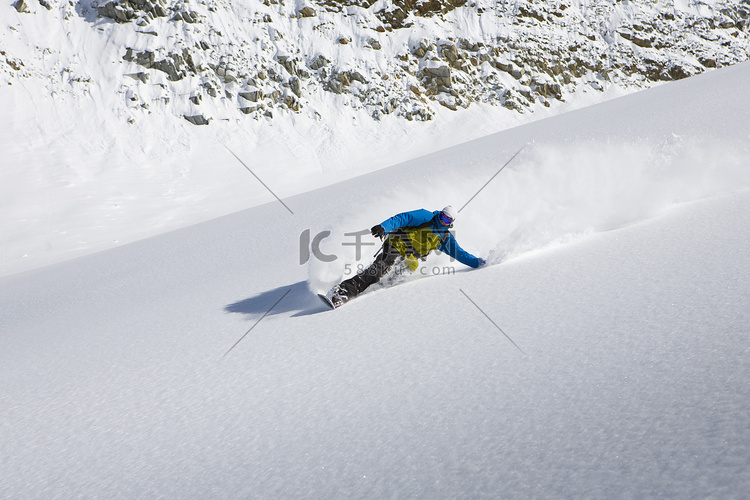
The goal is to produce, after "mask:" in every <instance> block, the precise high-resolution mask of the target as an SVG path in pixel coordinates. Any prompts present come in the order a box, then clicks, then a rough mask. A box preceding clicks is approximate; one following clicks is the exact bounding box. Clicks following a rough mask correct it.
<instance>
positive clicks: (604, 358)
mask: <svg viewBox="0 0 750 500" xmlns="http://www.w3.org/2000/svg"><path fill="white" fill-rule="evenodd" d="M749 71H750V66H747V65H743V66H737V67H734V68H730V69H725V70H722V71H718V72H714V73H711V74H708V75H703V76H700V77H697V78H695V79H690V80H685V81H682V82H677V83H674V84H669V85H665V86H662V87H659V88H657V89H652V90H649V91H646V92H643V93H640V94H636V95H633V96H629V97H626V98H623V99H620V100H616V101H612V102H609V103H605V104H603V105H599V106H596V107H590V108H587V109H585V110H579V111H577V112H573V113H570V114H568V115H565V116H560V117H556V118H553V119H549V120H545V121H540V122H536V123H534V124H530V125H527V126H524V127H520V128H518V129H513V130H510V131H508V132H505V133H502V134H498V135H496V136H493V137H490V138H487V139H484V140H481V141H475V142H472V143H468V144H465V145H462V146H461V147H458V148H453V149H451V150H447V151H444V152H441V153H436V154H434V155H431V156H428V157H425V158H422V159H419V160H415V161H412V162H409V163H407V164H404V165H400V166H397V167H393V168H391V169H385V170H381V171H379V172H376V173H373V174H370V175H368V176H364V177H361V178H357V179H352V180H350V181H347V182H344V183H340V184H337V185H335V186H330V187H327V188H324V189H321V190H317V191H311V192H309V193H305V194H303V195H299V196H296V197H292V198H290V199H287V200H285V203H287V205H288V207H289V208H290V209H291V211H293V212H294V213H293V214H292V213H289V211H287V210H286V209H285V208H284V207H283V206H282V205H281V204H279V203H276V202H274V203H271V204H267V205H263V206H260V207H257V208H254V209H251V210H247V211H244V212H240V213H237V214H233V215H231V216H227V217H224V218H221V219H217V220H214V221H211V222H208V223H204V224H200V225H197V226H193V227H190V228H186V229H183V230H181V231H177V232H172V233H168V234H165V235H162V236H159V237H157V238H151V239H148V240H144V241H142V242H139V243H136V244H131V245H126V246H123V247H121V248H118V249H115V250H112V251H108V252H102V253H98V254H95V255H92V256H89V257H86V258H83V259H79V260H75V261H70V262H68V263H64V264H59V265H55V266H52V267H49V268H46V269H41V270H36V271H32V272H28V273H23V274H18V275H14V276H10V277H5V278H2V279H0V303H1V304H2V308H0V324H2V325H3V328H2V332H1V333H0V379H2V380H3V391H2V393H0V422H1V423H0V429H2V436H3V447H2V451H0V464H2V468H3V475H2V476H1V477H0V496H2V497H18V496H25V497H27V498H71V497H76V496H80V497H107V498H117V497H123V498H133V497H171V498H184V497H251V496H253V497H254V496H257V497H266V498H268V497H277V498H278V497H284V498H321V497H333V498H352V497H372V498H382V497H387V496H391V497H392V496H404V497H424V498H436V497H441V498H476V497H479V496H493V497H494V496H503V497H515V498H527V497H531V496H538V497H553V496H575V497H588V496H591V497H618V496H619V497H679V498H685V497H707V496H721V497H738V496H741V495H742V494H743V492H745V491H747V489H748V488H749V487H750V475H749V474H748V472H747V471H748V470H750V467H748V465H750V450H748V443H750V435H748V428H747V426H746V415H747V413H748V411H750V407H749V404H750V403H749V402H750V394H749V393H748V386H747V384H746V383H745V381H746V380H747V379H748V376H750V362H749V358H748V351H747V342H746V334H747V332H748V330H749V329H750V314H749V313H748V311H750V308H749V307H748V297H750V289H748V283H750V279H749V278H750V269H748V267H747V262H748V261H750V260H749V258H750V255H748V253H749V250H748V246H747V244H746V242H747V240H748V237H750V234H748V232H749V231H750V229H748V228H750V224H748V222H749V221H748V213H750V211H749V209H750V197H749V196H748V189H747V188H748V187H749V186H750V181H748V178H747V171H748V168H747V167H748V165H747V157H748V156H747V154H746V152H747V151H746V148H747V140H746V139H747V137H748V135H750V130H749V129H748V126H749V125H748V123H747V121H746V120H745V117H744V116H743V110H745V109H747V104H748V103H747V102H746V99H747V96H746V93H744V94H743V92H741V90H742V89H743V88H744V85H745V82H746V81H747V78H748V72H749ZM705 95H710V96H711V98H710V99H697V96H705ZM677 103H681V104H682V105H681V106H676V104H677ZM532 140H533V141H534V142H533V143H531V144H529V145H528V146H527V149H525V150H524V151H523V152H522V153H521V154H519V156H518V157H517V163H514V164H512V165H511V166H509V167H508V168H507V170H506V171H503V173H502V174H501V175H502V176H503V177H502V178H500V177H499V178H497V179H495V181H493V182H492V183H490V184H489V185H488V186H487V187H486V188H485V190H483V191H482V192H481V193H480V194H479V195H478V196H477V197H476V198H475V199H474V201H472V202H471V203H470V204H468V205H467V206H466V208H465V209H464V210H463V211H462V212H461V219H460V220H459V229H458V231H459V233H458V234H457V236H458V238H459V240H460V241H461V243H462V244H463V245H464V246H465V247H466V248H467V249H469V250H471V251H477V252H481V253H482V254H483V255H484V254H485V252H488V251H489V250H494V251H495V255H496V257H497V258H496V262H502V264H501V265H495V266H491V267H489V268H486V269H481V270H477V271H466V270H465V269H459V268H457V269H456V272H455V273H452V272H451V273H441V274H440V275H436V276H429V277H424V278H422V277H421V276H416V277H415V278H416V279H414V280H407V281H405V282H404V283H402V284H401V285H399V286H396V287H393V288H390V289H387V290H373V291H372V292H370V293H367V294H365V295H363V296H362V297H360V298H358V299H357V300H356V301H354V302H352V303H350V304H348V305H347V306H346V307H344V308H342V309H340V310H338V311H335V312H328V311H326V312H322V310H321V306H320V305H319V304H318V302H317V299H316V298H315V297H314V296H312V295H311V294H310V293H309V291H308V289H307V288H308V283H307V281H308V280H307V279H308V277H309V278H310V280H311V281H312V280H322V279H323V278H324V277H325V276H324V274H325V273H326V272H328V271H330V270H331V269H330V268H328V267H320V266H319V264H316V263H315V261H314V260H311V261H310V263H309V264H308V265H299V260H300V257H301V249H300V235H301V234H303V233H304V231H305V230H306V229H309V230H311V232H313V233H314V232H317V231H319V230H322V229H324V228H325V227H326V225H328V227H330V228H331V230H332V235H331V238H330V239H329V240H326V241H327V242H328V243H329V244H331V245H332V246H330V247H326V248H325V250H326V252H327V253H329V254H330V253H335V254H336V255H337V256H338V257H339V258H338V259H337V261H335V262H334V263H333V267H334V268H335V266H336V265H339V264H341V262H352V261H351V260H349V256H348V254H347V253H346V252H344V251H342V250H341V249H340V248H338V249H337V248H336V247H337V245H336V244H335V242H334V241H333V240H334V238H335V237H336V235H337V234H340V233H342V232H344V231H346V232H349V231H357V230H359V229H361V228H363V227H367V226H368V225H369V224H371V223H372V222H371V221H372V220H375V221H378V220H379V219H381V218H384V217H385V216H387V215H390V214H391V212H393V211H395V210H399V209H401V208H403V209H406V208H416V207H417V206H430V205H434V204H436V203H438V201H440V202H442V203H444V201H443V200H445V199H446V198H451V200H450V201H453V198H458V199H463V200H468V199H469V198H470V196H471V195H472V194H473V193H474V192H476V191H477V190H478V189H479V188H480V187H481V186H482V185H483V184H484V183H485V182H486V181H487V180H488V179H489V178H490V177H491V176H492V175H493V174H494V173H495V172H496V171H497V169H498V168H499V167H500V166H501V165H502V163H503V162H504V161H505V160H506V159H507V158H508V157H509V153H513V152H515V150H517V148H518V147H520V146H519V144H523V143H524V142H526V141H532ZM566 148H571V149H566ZM561 153H567V155H566V154H562V156H561ZM631 154H632V156H631ZM574 158H577V159H579V160H585V161H581V162H579V163H573V159H574ZM568 159H570V163H568V162H567V161H565V162H564V164H562V165H561V164H558V163H557V162H559V161H561V160H568ZM459 165H463V166H464V168H461V169H460V170H459ZM459 172H460V174H461V175H466V176H467V177H466V178H464V179H462V177H461V175H459ZM451 174H453V175H451ZM394 179H397V181H394ZM402 186H406V187H402ZM469 186H470V187H471V189H467V188H468V187H469ZM407 188H408V189H407ZM729 193H733V194H729ZM719 195H721V196H719ZM696 198H704V199H701V200H699V201H694V202H692V203H689V204H686V203H685V202H687V201H689V200H695V199H696ZM438 199H439V200H438ZM455 204H456V205H459V204H460V203H455ZM677 204H679V205H677ZM492 207H495V208H492ZM668 209H669V210H668ZM492 210H495V211H492ZM356 212H359V213H360V215H359V216H356V217H353V216H349V215H343V214H344V213H356ZM337 214H338V215H337ZM647 217H648V219H647V220H641V221H640V222H637V219H644V218H647ZM360 219H361V220H360ZM366 222H367V224H366ZM551 242H556V243H557V244H556V245H553V246H551V245H550V243H551ZM562 243H564V244H562ZM346 250H351V248H347V249H346ZM503 250H507V252H506V253H505V255H500V253H501V252H502V251H503ZM532 250H533V251H532ZM368 253H369V248H368V249H367V252H366V253H365V257H363V261H367V260H368V258H367V257H368ZM436 263H438V264H439V265H440V266H441V269H442V266H443V265H447V264H448V263H447V262H445V261H443V260H438V261H436ZM334 270H335V269H334ZM308 271H309V273H310V274H309V276H308ZM467 298H471V300H472V301H474V304H472V302H471V301H470V300H468V299H467ZM280 299H281V300H280ZM272 306H274V307H273V308H272ZM480 309H481V310H480ZM485 314H486V316H485ZM488 318H490V319H491V320H492V321H494V323H495V324H496V325H497V327H499V328H502V332H501V331H500V330H499V328H496V326H495V325H493V323H492V322H491V321H490V320H489V319H488ZM503 332H504V333H505V334H507V336H508V337H509V338H511V339H513V341H514V342H515V343H517V344H518V346H519V347H520V348H521V349H523V351H524V352H525V353H526V354H527V355H526V356H524V355H523V354H522V353H521V352H519V350H517V349H516V348H515V347H513V345H512V344H511V343H510V342H509V341H508V340H507V339H506V337H505V336H504V335H503ZM238 341H239V342H238ZM233 346H235V347H233Z"/></svg>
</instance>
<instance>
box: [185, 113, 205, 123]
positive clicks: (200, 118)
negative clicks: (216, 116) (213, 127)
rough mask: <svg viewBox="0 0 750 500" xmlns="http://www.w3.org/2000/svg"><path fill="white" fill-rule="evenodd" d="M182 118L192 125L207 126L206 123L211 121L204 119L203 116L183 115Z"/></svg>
mask: <svg viewBox="0 0 750 500" xmlns="http://www.w3.org/2000/svg"><path fill="white" fill-rule="evenodd" d="M183 118H185V119H186V120H187V121H189V122H190V123H192V124H193V125H208V123H209V122H210V121H211V120H210V118H209V119H206V117H205V116H203V115H191V116H188V115H183Z"/></svg>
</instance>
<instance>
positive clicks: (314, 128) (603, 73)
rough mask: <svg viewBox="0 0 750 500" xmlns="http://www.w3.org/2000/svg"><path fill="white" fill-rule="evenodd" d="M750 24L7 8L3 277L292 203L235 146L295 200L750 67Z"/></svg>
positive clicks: (741, 6)
mask: <svg viewBox="0 0 750 500" xmlns="http://www.w3.org/2000/svg"><path fill="white" fill-rule="evenodd" d="M748 12H750V7H748V4H747V1H746V0H744V1H743V2H736V1H732V2H710V3H703V2H687V1H684V2H651V1H646V0H638V1H632V2H615V1H613V0H591V1H588V0H587V1H562V2H552V3H549V2H543V3H538V2H529V1H525V0H513V1H503V2H494V1H492V2H489V1H484V0H482V1H477V2H453V1H450V2H444V1H440V0H431V1H429V2H384V1H378V2H369V1H363V2H346V3H344V2H338V1H316V2H310V3H307V2H277V1H270V0H269V1H265V2H259V1H243V2H237V1H229V0H221V1H212V2H205V1H204V0H200V1H198V0H190V1H182V0H180V1H171V0H170V1H165V0H159V1H151V0H148V1H145V0H144V1H141V0H132V1H131V0H111V1H106V2H105V1H98V2H97V1H92V0H79V1H76V2H65V1H59V0H43V1H42V2H39V1H38V0H19V1H17V2H14V3H13V5H11V3H6V4H3V5H2V6H0V19H2V21H0V24H2V26H1V28H2V29H0V110H1V111H2V116H3V120H2V122H1V123H0V149H2V151H3V167H4V168H3V169H2V170H1V171H0V176H2V177H0V234H1V235H2V242H1V244H0V275H5V274H11V273H14V272H20V271H24V270H28V269H32V268H34V267H38V266H41V265H44V264H48V263H53V262H58V261H61V260H65V259H68V258H72V257H75V256H79V255H82V254H85V253H91V252H94V251H96V250H101V249H105V248H111V247H114V246H118V245H121V244H123V243H127V242H131V241H135V240H137V239H140V238H144V237H147V236H151V235H155V234H159V233H161V232H164V231H167V230H171V229H176V228H179V227H184V226H186V225H189V224H191V223H196V222H200V221H202V220H208V219H211V218H214V217H218V216H220V215H224V214H228V213H232V212H235V211H237V210H241V209H244V208H248V207H251V206H257V205H259V204H262V203H265V202H266V201H269V200H271V199H273V198H272V197H270V196H269V195H268V194H267V193H266V191H265V190H264V189H263V188H262V187H260V186H258V185H257V184H255V183H253V182H249V181H252V180H253V179H251V178H250V177H248V176H247V173H246V171H245V170H244V168H243V167H242V166H241V165H240V164H239V163H238V162H237V161H236V159H235V158H234V157H233V156H232V155H231V154H230V153H229V152H228V151H227V150H226V148H225V147H224V145H228V146H229V147H230V148H231V149H232V151H233V152H235V153H237V154H238V156H240V157H241V158H243V159H244V161H245V162H246V163H248V165H249V166H250V167H251V168H252V169H253V171H254V172H255V173H256V174H257V175H258V176H259V177H260V178H262V179H263V180H264V182H266V183H267V184H268V185H269V186H272V188H273V189H274V190H275V191H276V192H277V193H278V195H279V196H282V197H286V196H290V195H293V194H297V193H300V192H304V191H306V190H309V189H311V188H313V187H319V186H323V185H327V184H331V183H333V182H337V181H340V180H343V179H344V178H349V177H353V176H356V175H361V174H363V173H366V172H369V171H372V170H375V169H378V168H383V167H387V166H390V165H393V164H395V163H398V162H402V161H405V160H408V159H410V158H415V157H418V156H421V155H423V154H427V153H429V152H431V151H434V150H436V149H438V148H444V147H449V146H452V145H455V144H460V143H462V142H465V141H467V140H470V139H474V138H477V137H481V136H484V135H487V134H490V133H493V132H497V131H500V130H504V129H507V128H510V127H512V126H515V125H518V124H521V123H526V122H529V121H532V120H534V119H538V118H542V117H545V116H550V115H553V114H556V113H560V112H564V111H567V110H570V109H573V108H578V107H583V106H585V105H588V104H591V103H594V102H601V101H603V100H606V99H609V98H612V97H615V96H618V95H622V94H624V93H629V92H633V91H636V90H641V89H643V88H647V87H650V86H653V85H657V84H660V83H662V82H665V81H671V80H675V79H679V78H683V77H686V76H690V75H695V74H698V73H700V72H702V71H705V70H710V69H713V68H716V67H719V68H720V67H724V66H729V65H732V64H735V63H737V62H741V61H745V60H747V51H748V47H749V45H748V44H749V43H750V42H749V38H748V29H750V28H749V27H748V23H747V15H748ZM203 123H208V124H209V125H208V126H199V125H196V124H203ZM255 187H257V189H255Z"/></svg>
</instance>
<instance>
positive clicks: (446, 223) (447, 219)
mask: <svg viewBox="0 0 750 500" xmlns="http://www.w3.org/2000/svg"><path fill="white" fill-rule="evenodd" d="M438 220H439V221H440V223H441V224H442V225H444V226H450V225H451V224H453V219H451V218H450V217H448V216H447V215H445V213H444V212H440V213H439V214H438Z"/></svg>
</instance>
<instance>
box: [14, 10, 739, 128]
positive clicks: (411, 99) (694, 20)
mask: <svg viewBox="0 0 750 500" xmlns="http://www.w3.org/2000/svg"><path fill="white" fill-rule="evenodd" d="M41 1H44V2H45V3H47V2H48V1H52V2H53V3H54V2H56V1H59V0H41ZM29 2H40V0H17V1H16V2H15V3H14V6H15V7H16V9H17V10H18V11H19V12H28V11H29V5H30V4H29ZM42 5H44V4H42ZM242 5H243V6H244V5H246V4H242ZM384 5H385V7H384ZM47 6H49V3H47ZM92 7H93V8H95V13H96V14H98V16H99V17H100V18H102V19H109V20H112V21H114V23H110V24H109V26H108V25H107V23H104V25H103V26H102V25H101V24H99V25H98V26H99V27H98V29H100V30H101V29H105V28H108V29H112V30H115V29H119V30H126V29H133V30H134V31H135V32H137V33H138V36H139V37H140V38H139V40H140V42H139V45H135V44H134V45H133V46H132V47H125V48H123V52H122V55H121V58H122V61H124V62H125V63H127V64H128V66H129V67H127V68H125V71H124V72H123V75H124V76H127V77H128V78H123V86H124V87H127V88H131V87H132V88H135V87H134V86H137V85H149V86H160V88H161V89H163V90H164V92H163V94H164V95H163V96H162V97H160V98H159V99H160V100H161V102H163V103H165V104H166V105H167V106H168V107H169V108H170V109H172V110H173V113H174V114H175V115H177V116H181V115H186V116H190V117H194V116H196V115H194V114H193V113H186V112H185V109H187V108H186V106H187V105H189V104H192V105H193V106H197V105H200V106H203V108H207V106H206V103H207V102H209V101H207V100H206V99H216V100H219V101H221V103H222V106H223V108H222V109H227V110H232V109H233V110H234V111H233V112H234V113H235V116H236V117H239V116H245V115H247V116H251V117H253V118H256V119H257V118H259V117H270V116H278V114H276V115H274V113H273V112H272V110H278V111H279V112H286V113H296V112H302V111H303V110H308V111H310V112H312V113H315V112H317V109H316V107H318V106H320V105H321V104H320V103H321V102H322V101H323V100H325V99H324V96H325V95H328V96H329V101H330V98H335V99H337V101H336V102H339V103H340V104H341V105H344V106H350V107H351V109H357V110H363V109H364V110H366V111H367V113H368V114H369V115H370V116H371V117H372V119H374V120H379V119H382V118H383V116H385V115H394V116H397V117H401V118H403V119H406V120H431V119H433V118H434V117H435V116H436V114H437V112H438V110H440V109H442V108H447V109H450V110H455V111H460V110H461V109H463V108H467V107H469V106H472V105H476V104H477V103H482V104H487V105H495V106H503V107H505V108H507V109H508V110H512V111H513V112H519V113H524V112H527V111H530V110H533V109H535V108H537V107H539V106H545V107H550V106H554V105H555V102H556V101H564V100H565V99H566V98H567V97H568V96H570V95H571V94H573V93H574V92H577V91H580V90H582V89H586V91H598V90H604V89H606V88H607V87H609V86H612V85H615V86H620V87H624V88H634V89H639V88H646V87H648V86H650V85H652V84H654V83H656V82H661V81H669V80H678V79H681V78H686V77H689V76H692V75H696V74H698V73H701V72H703V71H706V70H707V69H714V68H720V67H722V66H727V65H730V64H734V63H737V62H741V61H745V60H747V59H748V51H749V50H750V0H741V1H740V2H734V1H733V2H728V1H727V2H712V3H711V4H710V5H709V4H706V5H703V4H701V6H700V8H699V9H698V8H696V9H693V10H685V11H682V10H680V9H678V8H677V7H675V6H674V5H669V6H667V5H666V4H661V3H654V2H653V1H649V0H631V1H629V2H620V1H617V0H588V1H587V2H583V3H582V2H573V1H572V0H557V1H555V2H542V1H539V0H508V1H503V2H496V1H494V0H472V1H466V0H395V1H393V2H386V3H385V4H384V3H383V2H376V1H375V0H307V1H306V2H305V3H304V4H303V5H300V4H295V5H288V6H287V5H285V3H284V0H263V1H262V3H261V2H258V3H255V4H252V5H251V6H249V7H246V9H245V10H242V11H241V12H242V14H239V13H238V12H239V11H238V10H237V9H238V8H239V4H237V5H234V4H233V3H232V0H212V1H208V0H100V2H99V4H98V6H97V4H96V2H94V3H93V4H92ZM47 8H49V7H47ZM32 10H33V8H32ZM232 16H233V17H235V18H237V23H236V24H233V25H231V26H225V24H226V23H225V21H226V19H228V18H231V17H232ZM467 18H471V19H475V20H476V26H480V27H481V29H480V30H475V29H473V30H467V31H466V32H465V33H460V32H455V31H452V30H450V29H446V26H453V25H457V24H458V23H460V22H461V20H462V19H464V20H465V19H467ZM115 23H116V24H115ZM130 27H132V28H130ZM92 29H94V27H93V25H92ZM222 30H224V31H227V32H223V31H222ZM401 30H410V31H409V34H410V37H404V36H402V35H403V34H404V32H403V31H401ZM165 32H166V33H168V35H165V34H164V33H165ZM144 35H149V36H144ZM141 39H143V40H141ZM148 39H150V41H149V40H148ZM144 40H145V41H144ZM310 40H314V41H315V49H314V50H312V49H310V47H309V46H308V44H309V43H310ZM404 40H409V42H408V45H406V44H405V43H404ZM141 42H142V43H141ZM136 47H137V48H136ZM5 59H6V63H7V65H5V66H6V67H7V68H21V67H22V66H23V61H20V60H16V59H14V58H11V57H9V56H6V57H5ZM1 66H2V65H0V67H1ZM6 71H8V70H7V69H6ZM16 71H18V70H16ZM165 80H166V81H165ZM178 84H179V88H178V87H177V85H178ZM186 86H188V87H187V88H186ZM139 93H140V92H139ZM325 93H329V94H325ZM151 94H153V92H152V93H151ZM198 96H200V98H198ZM143 109H146V107H143ZM200 116H203V115H200ZM214 118H217V117H214ZM224 118H226V116H224ZM204 120H206V123H208V121H210V120H208V119H206V118H204ZM189 121H191V123H193V122H200V123H201V124H204V123H203V122H202V121H201V120H199V119H195V120H193V119H192V118H191V119H189Z"/></svg>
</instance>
